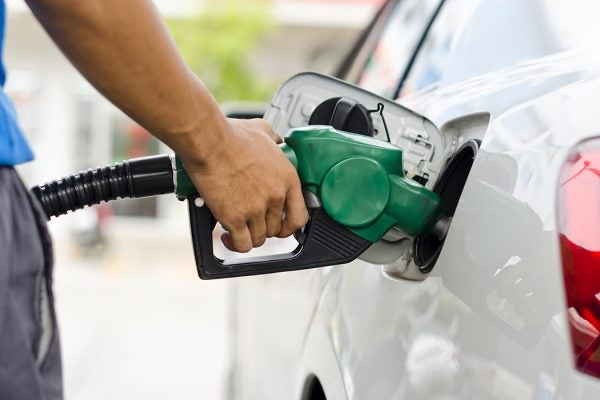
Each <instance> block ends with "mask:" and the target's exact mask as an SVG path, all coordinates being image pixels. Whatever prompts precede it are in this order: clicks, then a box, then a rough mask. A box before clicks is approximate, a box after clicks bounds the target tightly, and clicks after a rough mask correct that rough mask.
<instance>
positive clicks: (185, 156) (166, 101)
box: [0, 0, 308, 400]
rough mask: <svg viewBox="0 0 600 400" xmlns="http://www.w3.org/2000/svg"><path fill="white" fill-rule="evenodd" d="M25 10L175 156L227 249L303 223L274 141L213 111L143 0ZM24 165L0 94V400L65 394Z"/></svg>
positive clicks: (43, 1)
mask: <svg viewBox="0 0 600 400" xmlns="http://www.w3.org/2000/svg"><path fill="white" fill-rule="evenodd" d="M0 2H1V3H0V8H1V11H0V13H1V15H0V17H1V21H2V22H1V25H0V28H2V29H1V32H2V34H1V35H2V36H3V32H4V20H5V4H4V0H0ZM26 2H27V4H28V5H29V7H30V8H31V10H32V11H33V14H34V15H35V16H36V18H37V19H38V20H39V22H40V23H41V25H42V26H43V27H44V28H45V30H46V31H47V32H48V34H49V35H50V37H51V38H52V40H53V41H54V42H55V43H56V44H57V45H58V47H59V48H60V49H61V50H62V52H63V53H64V54H65V55H66V56H67V58H68V59H69V60H70V61H71V63H72V64H73V65H75V67H76V68H77V69H78V70H79V71H80V72H81V73H82V75H83V76H84V77H85V78H86V79H87V80H88V81H89V82H91V83H92V85H94V86H95V87H96V88H97V89H98V91H99V92H101V93H102V94H103V95H104V96H105V97H107V98H108V99H109V100H110V101H111V102H113V103H114V104H115V105H116V106H117V107H119V108H120V109H121V110H123V111H124V112H125V113H126V114H128V115H129V116H130V117H131V118H132V119H134V120H135V121H136V122H137V123H139V124H140V125H141V126H143V127H144V128H145V129H147V130H148V131H149V132H151V133H152V134H153V135H154V136H156V137H157V138H158V139H160V140H161V141H163V142H164V143H166V144H167V145H168V146H169V147H170V148H172V149H173V150H174V151H175V152H176V153H177V154H178V155H179V156H180V157H181V159H182V160H183V163H184V166H185V168H186V170H187V172H188V173H189V175H190V177H191V179H192V181H193V182H194V184H195V185H196V187H197V189H198V191H199V192H200V193H201V194H202V197H203V198H204V199H205V201H206V204H207V205H208V206H209V208H210V209H211V211H212V212H213V214H214V216H215V217H216V218H217V220H219V222H221V224H222V225H223V227H224V228H225V229H226V231H227V232H228V233H227V234H225V235H224V236H223V241H224V243H225V245H226V246H227V247H228V248H230V249H231V250H234V251H238V252H246V251H249V250H250V249H252V248H253V247H257V246H260V245H262V244H263V243H264V241H265V239H266V238H268V237H274V236H279V237H286V236H289V235H291V234H292V233H293V232H295V231H296V230H297V229H299V228H300V227H302V226H303V225H304V224H305V223H306V221H307V219H308V213H307V210H306V207H305V204H304V200H303V197H302V193H301V187H300V182H299V178H298V176H297V173H296V171H295V169H294V167H293V166H292V165H291V164H290V163H289V162H288V160H287V159H286V158H285V157H284V155H283V153H282V152H281V150H280V149H279V148H278V146H277V145H276V143H278V142H280V141H281V139H280V138H279V136H277V135H276V134H275V133H274V132H273V131H272V129H271V126H270V125H269V124H268V123H267V122H265V121H263V120H260V119H255V120H245V121H242V120H234V119H227V118H226V117H225V116H224V115H223V114H222V113H221V111H220V110H219V107H218V105H217V103H216V102H215V100H214V98H213V97H212V95H211V93H210V92H209V90H208V89H207V88H206V87H205V86H204V85H203V83H202V82H201V81H200V80H199V79H198V78H197V77H196V76H195V75H194V74H193V73H192V72H191V71H190V70H189V68H188V67H187V66H186V65H185V63H184V61H183V60H182V58H181V56H180V55H179V53H178V51H177V49H176V47H175V45H174V44H173V41H172V39H171V38H170V35H169V34H168V32H167V30H166V28H165V25H164V23H163V22H162V19H161V18H160V16H159V14H158V12H157V10H156V9H155V7H154V6H153V4H152V2H151V1H150V0H127V1H123V0H86V1H68V0H26ZM0 39H1V38H0ZM4 81H5V72H4V68H3V67H2V68H0V84H2V85H3V84H4ZM57 134H59V133H57ZM32 158H33V154H32V152H31V150H30V148H29V146H28V145H27V143H26V141H25V139H24V138H23V136H22V134H21V131H20V130H19V127H18V123H17V122H16V117H15V113H14V109H13V107H12V105H11V103H10V101H9V100H8V98H7V96H6V95H5V94H4V93H3V92H0V165H1V167H0V399H7V400H9V399H26V400H36V399H44V400H48V399H60V398H62V382H61V380H62V378H61V366H60V350H59V344H58V343H59V341H58V333H57V329H56V319H55V317H54V310H53V304H52V299H53V294H52V290H51V284H52V283H51V279H52V270H51V245H50V239H49V237H48V234H47V231H46V228H45V222H44V218H43V217H42V212H41V209H40V206H39V204H37V203H36V201H35V200H34V199H33V198H32V197H31V195H30V194H29V192H28V191H27V190H26V189H25V187H24V186H23V183H22V182H21V181H20V179H19V177H18V176H17V174H16V172H15V170H14V168H13V167H14V166H15V165H17V164H20V163H23V162H27V161H30V160H31V159H32Z"/></svg>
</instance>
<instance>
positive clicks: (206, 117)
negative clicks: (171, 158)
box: [163, 89, 228, 168]
mask: <svg viewBox="0 0 600 400" xmlns="http://www.w3.org/2000/svg"><path fill="white" fill-rule="evenodd" d="M203 92H204V93H202V94H203V95H204V96H199V97H200V99H201V100H199V101H198V102H197V103H198V104H197V105H195V106H194V107H193V108H192V111H191V115H192V117H191V118H189V122H188V123H186V124H184V125H183V126H181V127H178V128H177V129H174V130H171V131H170V132H169V133H167V135H166V137H165V139H164V140H163V141H164V142H165V143H166V144H167V145H168V146H169V147H171V148H172V149H173V150H174V151H175V153H177V155H178V156H179V157H180V158H181V159H182V161H183V162H184V164H185V165H186V167H188V168H200V167H202V166H203V165H204V164H206V162H207V160H208V159H209V158H211V157H212V156H214V154H215V153H216V152H218V149H220V148H221V147H222V146H223V142H224V141H225V139H226V135H227V132H228V128H227V127H228V122H227V118H226V117H225V116H224V115H223V113H222V112H221V110H220V109H219V106H218V105H217V103H216V101H215V100H214V99H213V98H212V96H211V95H210V93H208V91H207V90H206V89H204V91H203ZM205 96H208V98H207V99H204V100H202V97H205Z"/></svg>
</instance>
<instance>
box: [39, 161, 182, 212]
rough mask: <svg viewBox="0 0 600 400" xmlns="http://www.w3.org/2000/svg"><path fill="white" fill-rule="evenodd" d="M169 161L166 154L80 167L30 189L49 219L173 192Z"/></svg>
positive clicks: (171, 167)
mask: <svg viewBox="0 0 600 400" xmlns="http://www.w3.org/2000/svg"><path fill="white" fill-rule="evenodd" d="M173 163H174V161H173V159H172V157H171V156H169V155H158V156H151V157H141V158H133V159H130V160H126V161H123V162H121V163H118V164H115V165H109V166H104V167H98V168H92V169H88V170H85V171H80V172H78V173H76V174H73V175H69V176H66V177H64V178H61V179H57V180H54V181H52V182H48V183H45V184H42V185H39V186H35V187H33V188H32V189H31V191H32V192H33V193H34V194H35V196H36V197H37V198H38V200H39V201H40V203H41V204H42V206H43V208H44V211H45V212H46V215H47V217H48V219H50V218H52V217H58V216H60V215H63V214H66V213H68V212H69V211H75V210H79V209H82V208H84V207H86V206H91V205H94V204H99V203H101V202H107V201H112V200H116V199H125V198H141V197H148V196H156V195H160V194H167V193H173V192H174V191H175V183H174V180H173Z"/></svg>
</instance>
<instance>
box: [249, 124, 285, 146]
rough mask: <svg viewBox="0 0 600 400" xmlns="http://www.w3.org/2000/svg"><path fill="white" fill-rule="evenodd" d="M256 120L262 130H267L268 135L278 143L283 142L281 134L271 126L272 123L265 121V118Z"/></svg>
mask: <svg viewBox="0 0 600 400" xmlns="http://www.w3.org/2000/svg"><path fill="white" fill-rule="evenodd" d="M254 121H256V123H257V124H260V125H261V128H262V131H263V132H265V133H266V134H267V135H269V137H270V138H271V139H273V141H274V142H275V143H277V144H280V143H283V139H282V138H281V136H279V135H278V134H276V133H275V132H274V131H273V127H272V126H271V124H270V123H268V122H267V121H265V120H264V119H260V118H259V119H255V120H254Z"/></svg>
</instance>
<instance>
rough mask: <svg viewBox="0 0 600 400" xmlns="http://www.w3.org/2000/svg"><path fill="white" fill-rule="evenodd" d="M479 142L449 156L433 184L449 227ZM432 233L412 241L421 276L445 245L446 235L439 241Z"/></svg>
mask: <svg viewBox="0 0 600 400" xmlns="http://www.w3.org/2000/svg"><path fill="white" fill-rule="evenodd" d="M480 144H481V142H480V141H479V140H476V139H471V140H469V141H467V142H466V143H465V144H464V145H463V146H462V147H461V148H460V149H459V150H458V151H457V152H456V153H455V154H454V156H452V158H451V159H450V161H449V162H448V165H447V166H446V168H445V169H444V172H443V173H442V175H441V176H440V178H439V179H438V181H437V182H436V184H435V186H434V188H433V191H434V192H435V193H437V194H438V195H439V196H440V198H441V199H442V203H443V204H444V220H445V221H447V222H448V223H450V221H451V220H452V217H453V216H454V212H455V211H456V207H457V206H458V201H459V200H460V196H461V194H462V191H463V188H464V187H465V183H466V182H467V177H468V176H469V172H470V171H471V167H472V166H473V162H474V160H475V156H476V155H477V152H478V151H479V146H480ZM439 236H440V235H436V233H435V232H431V233H428V234H426V235H423V236H418V237H417V238H416V239H415V241H414V247H413V255H414V261H415V264H416V265H417V267H418V268H419V270H420V271H421V272H422V273H428V272H431V270H432V269H433V266H434V265H435V262H436V261H437V258H438V256H439V255H440V252H441V250H442V246H443V244H444V239H445V235H444V236H442V237H441V238H439Z"/></svg>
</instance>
